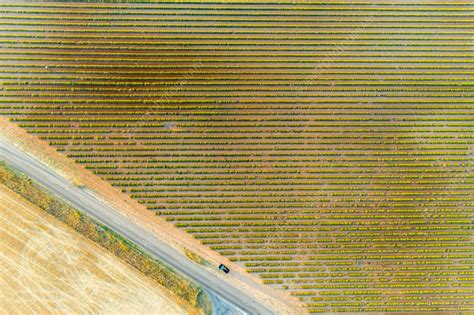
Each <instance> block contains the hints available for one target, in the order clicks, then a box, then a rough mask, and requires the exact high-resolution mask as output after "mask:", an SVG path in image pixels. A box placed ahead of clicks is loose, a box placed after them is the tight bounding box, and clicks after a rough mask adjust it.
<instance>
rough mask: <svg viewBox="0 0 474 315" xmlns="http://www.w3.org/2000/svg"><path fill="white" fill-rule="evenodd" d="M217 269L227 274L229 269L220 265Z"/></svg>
mask: <svg viewBox="0 0 474 315" xmlns="http://www.w3.org/2000/svg"><path fill="white" fill-rule="evenodd" d="M219 269H220V270H222V271H224V272H225V273H229V271H230V270H229V268H227V267H226V266H224V265H223V264H220V265H219Z"/></svg>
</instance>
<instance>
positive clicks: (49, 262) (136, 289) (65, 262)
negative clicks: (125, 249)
mask: <svg viewBox="0 0 474 315" xmlns="http://www.w3.org/2000/svg"><path fill="white" fill-rule="evenodd" d="M0 201H1V202H0V240H1V242H0V249H1V253H2V257H1V259H0V265H1V271H0V274H1V279H2V289H1V290H0V292H1V296H2V303H1V305H0V312H1V313H4V314H26V313H50V314H51V313H58V312H60V313H68V314H79V313H81V314H83V313H91V314H92V313H102V314H117V313H122V314H124V313H130V312H136V311H139V312H146V313H150V312H151V313H156V314H158V313H161V314H163V312H164V313H166V314H189V311H190V307H189V306H185V305H181V304H178V303H177V300H176V298H174V297H173V295H171V294H170V293H169V292H167V290H166V289H164V288H163V287H160V286H158V285H157V284H156V283H154V282H153V281H151V280H150V279H147V277H145V276H144V275H142V274H141V273H139V272H138V271H137V270H134V269H133V268H131V267H130V266H129V265H127V264H125V263H123V262H121V261H117V258H116V257H115V256H114V255H112V254H111V253H108V252H106V251H105V250H104V249H103V248H101V247H99V246H98V245H97V244H94V243H93V242H92V241H90V240H87V239H86V238H84V237H82V236H80V235H78V234H77V232H75V231H74V230H72V229H71V228H70V227H68V226H66V225H64V224H62V223H60V222H59V221H57V220H56V219H55V218H54V217H52V216H49V215H45V213H44V211H43V210H42V209H40V208H38V207H36V206H35V205H33V204H31V203H29V202H28V201H26V200H25V199H23V198H22V197H21V196H19V195H17V194H16V193H14V192H13V191H11V190H10V189H8V188H7V187H6V186H3V184H0ZM53 297H54V298H53Z"/></svg>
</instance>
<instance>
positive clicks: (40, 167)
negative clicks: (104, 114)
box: [0, 138, 274, 315]
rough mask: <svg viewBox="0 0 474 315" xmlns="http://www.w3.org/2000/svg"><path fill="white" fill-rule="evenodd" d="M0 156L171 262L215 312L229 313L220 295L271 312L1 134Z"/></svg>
mask: <svg viewBox="0 0 474 315" xmlns="http://www.w3.org/2000/svg"><path fill="white" fill-rule="evenodd" d="M0 159H2V160H5V161H6V162H7V163H8V164H10V165H12V166H13V167H15V168H17V169H18V170H20V171H21V172H23V173H25V174H27V175H28V176H29V177H31V178H32V179H34V180H36V181H37V182H39V183H41V184H42V185H43V186H44V187H45V188H46V189H47V190H49V191H50V192H51V193H53V194H55V195H57V196H58V197H60V198H61V199H63V200H64V201H66V202H67V203H69V204H70V205H71V206H73V207H74V208H76V209H78V210H80V211H83V212H84V213H87V214H88V215H90V216H91V217H93V218H95V219H96V220H98V221H100V222H101V223H102V224H104V225H106V226H108V227H109V228H111V229H112V230H114V231H115V232H117V233H119V234H121V235H122V236H124V237H126V238H128V239H129V240H131V241H133V242H134V243H135V244H137V245H138V246H140V247H141V248H143V249H144V250H145V251H147V252H148V253H149V254H150V255H152V256H154V257H155V258H157V259H158V260H161V261H163V262H165V263H166V264H168V265H170V266H171V267H172V268H173V269H174V270H176V271H177V272H179V273H181V274H183V275H184V276H186V277H188V278H190V279H192V280H194V281H195V282H197V283H199V284H200V285H201V286H202V287H204V288H205V289H206V290H207V291H208V292H209V293H210V294H212V295H214V296H213V297H212V300H213V301H214V303H213V304H214V305H215V314H217V315H221V314H223V313H228V309H225V310H224V309H220V307H219V304H220V303H216V302H215V301H216V300H219V299H223V300H224V301H226V302H227V303H230V304H231V305H234V306H235V307H237V308H238V309H240V310H241V311H243V312H245V313H248V314H252V315H253V314H274V312H273V311H272V310H270V309H268V308H267V307H266V306H264V305H262V304H260V303H259V302H258V301H257V300H255V299H254V298H253V297H252V296H250V295H248V294H246V293H245V292H242V291H241V290H240V289H239V288H237V287H235V286H233V285H232V284H230V283H228V282H226V281H222V280H220V279H219V278H217V277H216V276H215V275H213V274H212V273H211V272H209V271H208V270H206V269H204V268H201V267H200V266H199V265H197V264H195V263H193V262H191V261H190V260H189V259H188V258H186V256H184V255H183V254H182V253H181V252H179V251H177V250H176V249H174V248H173V247H171V246H170V245H168V244H166V243H164V242H163V241H161V240H160V239H158V238H156V237H155V236H154V235H153V234H151V233H149V232H148V231H146V230H145V229H143V228H142V227H140V226H139V225H136V224H134V223H133V222H130V221H129V220H128V219H127V218H126V217H124V216H122V215H120V214H119V213H118V212H117V211H115V210H114V209H113V208H111V207H109V206H108V205H106V204H105V203H103V202H102V201H100V200H99V199H97V198H96V197H95V196H94V195H93V194H91V193H88V192H87V190H85V189H81V188H79V187H76V186H74V185H72V184H71V183H69V182H68V181H67V180H66V179H65V178H63V177H61V176H60V175H58V174H56V173H55V172H54V171H53V170H52V169H50V168H49V167H48V166H46V165H45V164H43V163H41V162H39V161H37V160H36V159H34V158H33V157H31V156H30V155H28V154H26V153H25V152H23V151H21V150H20V149H18V148H16V147H15V146H13V145H12V144H10V143H9V142H7V141H5V140H2V139H1V138H0ZM227 303H226V304H227ZM236 311H237V310H236Z"/></svg>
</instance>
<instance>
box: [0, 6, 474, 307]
mask: <svg viewBox="0 0 474 315" xmlns="http://www.w3.org/2000/svg"><path fill="white" fill-rule="evenodd" d="M0 11H1V13H0V16H1V19H0V23H1V28H0V87H1V91H0V93H1V95H0V114H1V115H3V116H6V117H9V118H11V119H12V120H13V121H14V122H15V123H17V124H18V125H19V126H21V127H23V128H26V129H27V130H28V131H29V132H31V133H33V134H36V135H38V136H39V137H40V138H41V139H43V140H45V141H47V142H48V143H50V144H51V145H52V146H54V147H55V148H57V150H59V151H60V152H62V153H64V154H65V155H67V156H68V157H70V158H72V159H74V160H75V161H76V162H78V163H81V164H83V165H85V166H86V167H87V168H89V169H90V170H92V171H93V172H94V173H96V174H98V175H99V176H101V177H102V178H103V179H106V180H107V181H109V182H110V183H112V184H113V185H114V186H116V187H119V188H120V189H122V190H123V191H124V192H125V193H127V194H129V195H130V196H132V197H133V198H135V199H137V200H138V201H139V202H141V203H142V204H144V205H146V206H147V207H148V209H149V210H150V211H154V212H156V214H157V215H160V216H162V217H164V218H166V219H167V220H169V221H170V222H173V223H174V224H176V225H177V226H178V227H180V228H181V229H183V230H185V231H187V232H189V233H191V234H192V235H193V236H194V237H196V238H197V239H199V240H200V241H201V242H202V243H203V244H206V245H208V246H209V247H210V248H212V249H214V250H216V251H218V252H220V253H222V254H223V255H225V256H227V257H229V258H230V259H231V260H233V261H235V262H237V263H239V264H241V265H242V266H243V267H245V268H246V269H247V270H248V271H249V272H252V273H255V274H258V275H259V276H260V277H261V278H262V280H263V281H264V282H265V283H267V284H269V285H271V286H274V287H276V288H279V289H283V290H287V291H289V292H290V293H291V294H293V295H294V296H296V297H298V298H299V299H301V301H303V302H304V303H305V304H306V305H307V309H308V311H310V312H311V313H318V312H393V311H404V312H413V311H441V312H454V311H473V310H474V289H473V287H474V283H473V280H474V279H473V273H474V270H473V262H474V260H473V254H472V248H473V247H472V241H473V240H472V210H473V209H474V207H473V196H472V192H473V173H472V159H473V155H472V154H473V137H474V136H473V135H474V133H473V114H474V106H473V100H474V99H473V92H474V90H473V82H474V81H473V78H474V76H473V75H474V71H473V65H472V64H473V61H474V59H473V51H472V49H473V47H472V35H473V32H474V28H473V22H474V14H473V6H472V5H471V4H469V2H465V3H462V2H438V1H431V2H430V3H428V2H422V1H420V2H417V3H415V2H410V3H408V2H400V1H397V2H395V1H378V2H377V3H376V4H373V3H371V2H368V1H362V2H358V3H355V4H350V3H348V2H342V1H335V2H331V3H329V2H314V1H311V2H307V3H304V4H295V3H294V2H293V1H288V2H281V3H279V4H277V3H274V2H273V3H271V2H268V3H264V4H262V3H260V4H259V5H257V4H256V3H253V2H230V3H219V2H213V3H210V2H209V3H206V2H204V3H197V2H192V1H191V2H179V3H178V2H176V3H173V2H165V3H160V4H139V3H135V4H130V3H127V4H124V3H122V4H106V3H100V4H98V3H87V4H85V3H82V4H81V5H79V4H76V3H61V2H43V3H34V4H33V3H27V2H25V3H22V2H5V1H4V2H2V3H1V4H0Z"/></svg>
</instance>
